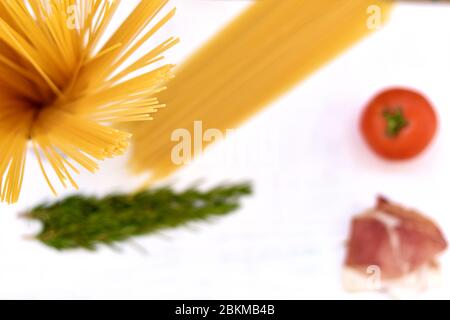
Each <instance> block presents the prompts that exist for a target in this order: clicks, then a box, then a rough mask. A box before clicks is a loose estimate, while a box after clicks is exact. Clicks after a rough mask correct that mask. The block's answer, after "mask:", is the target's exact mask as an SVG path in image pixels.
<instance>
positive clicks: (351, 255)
mask: <svg viewBox="0 0 450 320" xmlns="http://www.w3.org/2000/svg"><path fill="white" fill-rule="evenodd" d="M446 248H447V241H446V240H445V238H444V235H443V234H442V232H441V230H440V229H439V227H438V226H437V225H436V224H435V223H434V222H433V221H431V220H430V219H428V218H426V217H424V216H423V215H422V214H421V213H419V212H417V211H414V210H411V209H406V208H403V207H402V206H399V205H397V204H393V203H391V202H389V201H388V200H387V199H385V198H383V197H379V198H378V201H377V204H376V207H375V208H373V209H370V210H368V211H367V212H365V213H363V214H361V215H359V216H356V217H355V218H354V219H353V221H352V224H351V230H350V238H349V241H348V247H347V257H346V259H345V270H344V285H345V287H346V288H347V289H348V290H351V291H359V290H367V289H370V290H372V289H386V287H389V286H391V285H404V284H405V283H404V282H405V280H406V281H407V282H408V283H407V286H410V287H416V288H417V289H424V288H425V287H427V286H428V284H427V283H428V282H429V278H430V277H429V275H430V272H432V273H435V272H436V271H437V269H438V264H437V262H436V258H437V256H438V255H439V254H440V253H442V252H443V251H444V250H445V249H446ZM419 287H420V288H419Z"/></svg>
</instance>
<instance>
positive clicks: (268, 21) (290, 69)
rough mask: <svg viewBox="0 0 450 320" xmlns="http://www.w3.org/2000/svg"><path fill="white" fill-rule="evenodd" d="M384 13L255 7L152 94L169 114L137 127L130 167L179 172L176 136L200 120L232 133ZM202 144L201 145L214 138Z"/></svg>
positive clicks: (351, 6)
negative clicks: (161, 88) (159, 90)
mask: <svg viewBox="0 0 450 320" xmlns="http://www.w3.org/2000/svg"><path fill="white" fill-rule="evenodd" d="M390 6H391V5H390V3H389V2H385V1H379V0H352V1H348V0H314V1H311V0H260V1H256V2H255V4H253V5H251V6H250V8H249V9H247V10H246V11H245V12H244V13H243V14H242V15H241V16H239V17H238V18H237V19H236V20H234V21H233V22H232V23H231V24H230V25H228V26H227V27H226V28H225V29H224V30H223V31H222V32H220V33H219V34H218V35H216V36H215V37H214V38H213V39H212V40H211V41H210V42H209V43H207V44H206V45H205V46H204V47H203V48H201V49H200V50H199V51H198V52H196V53H195V54H194V55H193V56H192V57H191V58H190V59H189V60H188V61H187V62H186V63H184V65H182V66H181V67H180V69H179V70H178V71H177V72H175V74H176V76H175V78H174V79H173V80H171V81H170V82H169V89H168V90H166V91H164V92H162V93H161V94H159V95H158V97H159V98H160V100H161V101H162V102H164V103H165V104H167V106H168V107H167V108H166V109H165V110H163V111H161V112H159V113H158V114H157V115H156V116H155V121H154V122H147V123H143V124H141V125H137V126H136V128H135V144H136V145H135V147H134V148H133V150H134V151H133V152H134V156H133V158H132V166H133V168H134V169H135V170H136V171H138V172H142V171H151V172H152V174H153V179H158V178H163V177H165V176H167V175H168V174H170V173H171V172H173V171H174V170H176V169H177V168H179V163H177V161H172V160H173V158H172V151H173V148H174V145H175V144H176V142H174V141H172V140H173V138H174V137H173V136H172V133H173V132H174V131H175V130H177V129H180V128H183V129H187V130H190V131H192V128H193V127H194V126H193V123H194V121H202V125H203V128H204V129H205V130H206V129H219V130H221V132H225V131H226V130H227V129H233V128H235V127H236V126H237V125H239V124H240V123H241V122H242V121H244V120H245V119H247V118H248V117H250V116H251V115H253V114H254V113H255V112H257V111H259V110H260V109H261V108H262V107H264V106H265V105H267V104H268V103H269V102H271V101H272V100H273V99H275V98H277V97H278V96H279V95H280V94H282V93H284V92H285V91H286V90H288V89H289V88H291V87H292V86H293V85H294V84H296V83H297V82H298V81H299V80H302V79H304V78H305V77H306V76H308V75H309V74H311V73H312V72H313V71H314V70H316V69H317V68H319V67H320V66H322V65H323V64H324V63H325V62H327V61H329V60H330V59H332V58H334V57H335V56H336V55H337V54H339V53H340V52H341V51H343V50H344V49H346V48H348V47H349V46H350V45H351V44H353V43H354V42H355V41H357V40H359V39H361V38H362V37H363V36H365V35H367V34H369V33H370V32H371V31H373V30H376V29H378V28H379V27H380V26H381V24H382V23H383V22H384V21H385V20H386V19H387V16H388V12H389V8H390ZM343 76H344V77H345V75H343ZM324 92H326V88H324ZM299 107H301V106H299ZM268 130H270V129H268ZM192 136H194V134H192ZM175 138H176V137H175ZM208 140H209V141H204V144H205V145H207V144H209V143H211V142H212V140H214V139H208ZM192 153H195V150H194V151H193V152H192ZM188 158H189V157H188Z"/></svg>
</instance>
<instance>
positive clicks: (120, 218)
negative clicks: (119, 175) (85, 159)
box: [26, 183, 252, 250]
mask: <svg viewBox="0 0 450 320" xmlns="http://www.w3.org/2000/svg"><path fill="white" fill-rule="evenodd" d="M251 193H252V188H251V186H250V184H247V183H244V184H236V185H223V186H218V187H215V188H213V189H210V190H208V191H200V190H198V189H196V188H190V189H188V190H185V191H182V192H176V191H174V190H173V189H172V188H170V187H164V188H158V189H153V190H146V191H142V192H139V193H136V194H116V195H109V196H106V197H103V198H96V197H85V196H81V195H76V196H70V197H68V198H65V199H63V200H61V201H59V202H56V203H54V204H42V205H39V206H37V207H35V208H34V209H32V210H30V211H29V213H27V214H26V217H27V218H30V219H33V220H38V221H40V222H41V223H42V229H41V231H40V233H39V234H37V235H36V236H35V238H36V239H38V240H39V241H41V242H42V243H43V244H45V245H47V246H50V247H53V248H55V249H58V250H66V249H76V248H84V249H88V250H95V249H96V248H97V246H98V245H100V244H106V245H110V246H113V245H114V244H116V243H117V242H121V241H126V240H129V239H130V238H132V237H135V236H140V235H147V234H152V233H157V232H159V231H161V230H164V229H169V228H176V227H179V226H183V225H185V224H187V223H189V222H194V221H202V220H207V219H208V218H212V217H217V216H223V215H226V214H228V213H230V212H232V211H234V210H236V209H238V208H239V206H240V201H239V200H240V199H241V197H243V196H246V195H250V194H251Z"/></svg>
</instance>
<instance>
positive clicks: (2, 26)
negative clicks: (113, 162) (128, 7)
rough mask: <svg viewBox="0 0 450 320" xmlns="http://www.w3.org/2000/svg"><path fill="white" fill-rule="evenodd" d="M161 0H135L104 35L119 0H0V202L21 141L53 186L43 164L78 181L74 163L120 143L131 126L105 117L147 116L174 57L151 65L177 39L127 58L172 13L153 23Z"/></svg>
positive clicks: (114, 150)
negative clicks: (125, 127)
mask: <svg viewBox="0 0 450 320" xmlns="http://www.w3.org/2000/svg"><path fill="white" fill-rule="evenodd" d="M167 2H168V0H142V1H140V2H139V4H138V5H137V6H136V8H135V9H134V11H132V13H131V14H130V16H129V17H128V19H127V20H125V21H124V22H123V23H122V24H121V25H120V27H119V28H118V29H117V30H115V31H114V32H113V34H112V35H111V36H110V37H109V38H108V39H106V38H105V37H106V33H105V30H106V29H107V27H108V26H109V24H110V22H111V19H112V18H113V16H114V14H115V12H116V10H117V9H118V7H119V4H120V0H8V1H1V2H0V101H1V102H0V175H1V177H0V198H1V200H2V201H5V202H8V203H13V202H16V201H17V200H18V198H19V193H20V189H21V186H22V181H23V178H24V168H25V159H26V153H27V150H28V146H29V145H31V146H32V148H33V149H34V152H35V154H36V158H37V160H38V161H39V165H40V167H41V169H42V172H43V174H44V177H45V179H46V180H47V182H48V184H49V186H50V188H51V190H52V191H53V192H54V193H56V188H55V187H54V186H53V184H52V183H51V179H52V178H51V175H49V174H48V173H49V172H52V175H54V176H57V177H58V179H59V180H60V182H61V183H62V186H64V187H67V186H68V185H72V186H74V187H77V185H76V183H75V181H74V179H73V177H72V174H73V173H77V172H78V168H79V167H84V168H85V169H87V170H89V171H91V172H94V171H96V169H97V167H98V164H97V162H98V161H99V160H103V159H105V158H108V157H113V156H116V155H120V154H122V153H123V152H124V150H125V149H126V147H127V145H128V139H129V138H130V134H129V133H127V132H125V131H121V130H118V129H116V128H113V127H112V126H111V125H113V124H115V123H119V122H127V121H142V120H149V119H151V114H152V113H155V112H156V111H157V110H158V108H160V107H161V105H160V104H159V102H158V100H157V99H156V98H155V97H154V96H155V94H156V93H158V92H160V91H161V90H163V89H164V83H165V82H167V80H168V79H169V78H170V77H171V69H172V65H162V66H159V67H153V68H152V66H151V65H152V64H153V63H155V62H157V61H159V60H160V59H161V57H162V56H161V55H162V53H163V52H164V51H166V50H167V49H169V48H170V47H172V46H173V45H174V44H175V43H176V42H177V39H174V38H169V39H168V40H167V41H165V42H163V43H161V44H159V45H158V46H157V47H155V48H154V49H153V50H151V51H149V52H147V53H145V54H144V55H143V56H142V57H137V58H131V57H132V56H133V54H134V53H136V52H137V50H138V49H139V48H141V47H142V45H143V44H144V43H146V42H147V40H149V39H150V38H151V37H152V35H154V34H155V33H156V32H157V31H158V30H160V29H161V27H162V26H163V25H164V24H165V23H166V22H167V21H168V20H169V19H170V18H171V17H172V16H173V15H174V10H172V11H170V12H169V13H167V14H166V15H165V16H163V18H162V19H160V20H159V21H156V23H152V21H153V20H154V18H155V16H156V15H157V14H158V13H160V12H161V10H162V9H163V7H164V6H165V5H166V3H167ZM102 40H103V41H102ZM102 43H104V44H102ZM149 67H150V68H149ZM149 69H151V70H149ZM49 169H50V171H49Z"/></svg>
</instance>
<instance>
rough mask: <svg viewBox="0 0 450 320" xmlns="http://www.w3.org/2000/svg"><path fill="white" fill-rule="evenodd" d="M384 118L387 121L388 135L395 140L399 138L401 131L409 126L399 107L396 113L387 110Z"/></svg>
mask: <svg viewBox="0 0 450 320" xmlns="http://www.w3.org/2000/svg"><path fill="white" fill-rule="evenodd" d="M383 116H384V119H386V135H387V136H388V137H391V138H394V137H396V136H398V134H399V133H400V131H401V130H402V129H403V128H405V127H407V126H408V120H406V118H405V116H404V115H403V111H402V108H400V107H397V108H396V109H395V110H394V111H390V110H389V109H386V111H384V113H383Z"/></svg>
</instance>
